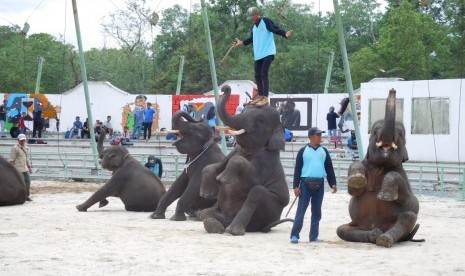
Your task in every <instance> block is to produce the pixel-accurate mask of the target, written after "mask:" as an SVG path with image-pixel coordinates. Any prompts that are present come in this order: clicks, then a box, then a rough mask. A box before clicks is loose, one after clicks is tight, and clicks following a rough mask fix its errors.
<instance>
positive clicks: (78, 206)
mask: <svg viewBox="0 0 465 276" xmlns="http://www.w3.org/2000/svg"><path fill="white" fill-rule="evenodd" d="M76 209H78V211H79V212H86V211H87V208H85V207H83V206H82V204H79V205H76Z"/></svg>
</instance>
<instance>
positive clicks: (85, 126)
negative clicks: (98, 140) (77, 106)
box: [81, 118, 90, 139]
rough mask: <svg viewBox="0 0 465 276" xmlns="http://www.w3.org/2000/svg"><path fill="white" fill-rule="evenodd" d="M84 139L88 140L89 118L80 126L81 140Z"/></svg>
mask: <svg viewBox="0 0 465 276" xmlns="http://www.w3.org/2000/svg"><path fill="white" fill-rule="evenodd" d="M84 137H87V139H90V131H89V118H87V119H86V121H85V122H84V124H83V125H82V131H81V138H82V139H84Z"/></svg>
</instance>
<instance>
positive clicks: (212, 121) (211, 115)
mask: <svg viewBox="0 0 465 276" xmlns="http://www.w3.org/2000/svg"><path fill="white" fill-rule="evenodd" d="M207 122H208V125H209V126H210V127H211V129H212V131H213V134H215V133H216V112H215V106H214V105H212V106H210V109H208V112H207Z"/></svg>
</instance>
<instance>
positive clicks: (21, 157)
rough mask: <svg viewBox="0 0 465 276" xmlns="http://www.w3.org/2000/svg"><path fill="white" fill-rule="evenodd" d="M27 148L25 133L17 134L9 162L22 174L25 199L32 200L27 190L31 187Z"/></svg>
mask: <svg viewBox="0 0 465 276" xmlns="http://www.w3.org/2000/svg"><path fill="white" fill-rule="evenodd" d="M27 151H28V148H27V147H26V135H24V134H20V135H18V144H17V145H15V146H14V147H13V148H12V149H11V154H10V163H11V164H12V165H13V166H14V167H15V168H16V169H17V170H18V171H19V172H20V173H21V174H22V175H23V177H24V182H26V196H27V197H26V200H27V201H32V199H31V198H30V197H29V194H30V193H29V190H30V187H31V177H30V175H29V173H32V166H31V162H29V158H28V155H27Z"/></svg>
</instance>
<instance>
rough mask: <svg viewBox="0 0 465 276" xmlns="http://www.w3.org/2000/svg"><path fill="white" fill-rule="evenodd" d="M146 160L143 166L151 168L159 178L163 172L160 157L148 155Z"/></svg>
mask: <svg viewBox="0 0 465 276" xmlns="http://www.w3.org/2000/svg"><path fill="white" fill-rule="evenodd" d="M147 161H148V162H147V163H145V167H146V168H148V169H149V170H151V171H152V172H153V173H155V175H156V176H158V178H160V179H161V176H162V174H163V165H162V163H161V160H160V158H156V157H155V156H154V155H150V156H149V158H148V160H147Z"/></svg>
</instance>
